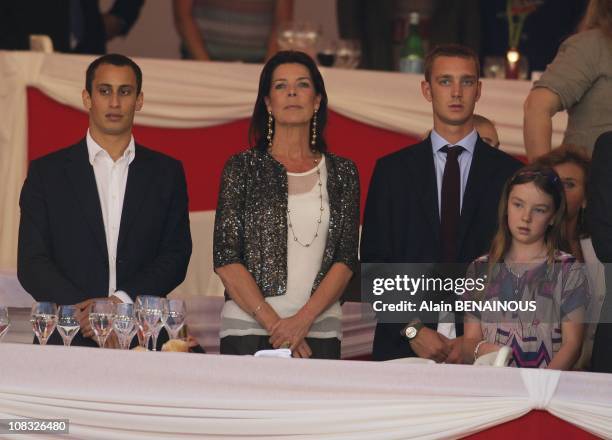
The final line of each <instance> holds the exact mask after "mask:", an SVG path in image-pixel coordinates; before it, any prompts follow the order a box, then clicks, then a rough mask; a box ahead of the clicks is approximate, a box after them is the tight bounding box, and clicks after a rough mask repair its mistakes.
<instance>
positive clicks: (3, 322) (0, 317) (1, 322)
mask: <svg viewBox="0 0 612 440" xmlns="http://www.w3.org/2000/svg"><path fill="white" fill-rule="evenodd" d="M10 325H11V321H10V319H9V317H8V308H7V307H6V306H0V341H1V340H2V338H3V336H4V335H5V334H6V332H8V329H9V327H10Z"/></svg>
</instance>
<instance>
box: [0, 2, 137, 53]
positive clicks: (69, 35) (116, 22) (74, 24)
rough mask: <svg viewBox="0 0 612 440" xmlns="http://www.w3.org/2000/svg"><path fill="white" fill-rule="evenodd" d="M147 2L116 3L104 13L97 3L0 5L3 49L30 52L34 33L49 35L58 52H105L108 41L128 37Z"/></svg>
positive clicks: (7, 3) (0, 41)
mask: <svg viewBox="0 0 612 440" xmlns="http://www.w3.org/2000/svg"><path fill="white" fill-rule="evenodd" d="M143 4H144V0H115V1H114V3H113V6H112V7H111V9H110V10H109V11H108V12H106V13H102V12H101V11H100V4H99V1H98V0H19V1H5V2H2V3H0V49H9V50H28V49H29V48H30V41H29V36H30V35H31V34H43V35H48V36H49V37H50V38H51V41H52V42H53V48H54V50H55V51H57V52H73V53H83V54H104V53H106V42H107V41H110V40H112V39H113V38H115V37H117V36H120V35H126V34H127V33H128V32H129V31H130V29H131V28H132V26H133V25H134V23H135V22H136V19H137V18H138V15H139V14H140V9H141V8H142V5H143Z"/></svg>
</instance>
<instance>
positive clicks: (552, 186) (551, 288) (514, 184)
mask: <svg viewBox="0 0 612 440" xmlns="http://www.w3.org/2000/svg"><path fill="white" fill-rule="evenodd" d="M565 213H566V202H565V195H564V192H563V185H562V183H561V180H560V179H559V176H558V175H557V174H556V173H555V172H554V170H553V169H552V168H549V167H544V166H539V165H530V166H527V167H524V168H522V169H521V170H519V171H518V172H517V173H516V174H515V175H514V176H513V177H512V179H510V181H509V182H508V183H507V184H506V187H505V189H504V192H503V194H502V199H501V201H500V206H499V229H498V231H497V234H496V235H495V238H494V239H493V243H492V245H491V249H490V252H489V254H488V255H486V256H484V257H480V258H479V259H477V260H476V261H474V262H473V263H472V265H471V266H470V269H469V270H468V277H470V278H471V277H477V278H484V279H485V280H486V287H485V289H484V290H482V291H480V292H479V291H472V292H470V294H468V295H466V297H465V300H468V301H473V304H480V305H481V306H482V305H484V304H485V303H487V304H488V305H489V306H490V307H489V308H484V309H482V311H481V312H479V311H476V310H474V311H472V312H468V313H466V316H465V329H464V341H463V346H462V348H463V357H464V360H465V361H466V362H468V363H472V362H474V360H475V359H476V358H478V357H479V356H482V355H484V354H487V353H490V352H493V351H497V350H499V348H500V346H503V345H506V346H508V347H510V348H511V350H512V358H511V361H510V365H513V366H517V367H529V368H554V369H560V370H568V369H571V368H572V366H573V365H574V363H575V362H576V360H577V359H578V356H579V355H580V349H581V343H582V335H583V331H584V328H583V327H584V325H583V314H584V310H585V305H586V304H587V302H588V283H587V281H586V275H585V272H584V268H583V267H582V265H580V264H579V263H578V262H577V261H576V259H575V258H574V257H573V256H571V255H570V254H567V253H564V252H562V251H560V250H559V243H561V242H562V240H563V218H564V215H565ZM511 304H512V307H510V305H511Z"/></svg>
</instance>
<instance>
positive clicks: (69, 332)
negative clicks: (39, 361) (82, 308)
mask: <svg viewBox="0 0 612 440" xmlns="http://www.w3.org/2000/svg"><path fill="white" fill-rule="evenodd" d="M76 315H77V308H76V307H75V306H59V310H58V317H57V331H58V333H59V334H60V336H61V337H62V340H63V341H64V346H65V347H70V344H71V343H72V339H73V338H74V337H75V336H76V334H77V333H78V331H79V329H80V328H81V324H80V323H79V320H78V319H77V316H76Z"/></svg>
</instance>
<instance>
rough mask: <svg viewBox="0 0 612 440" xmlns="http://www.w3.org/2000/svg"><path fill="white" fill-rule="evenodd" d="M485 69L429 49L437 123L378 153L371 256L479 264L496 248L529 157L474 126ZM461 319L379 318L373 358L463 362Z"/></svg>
mask: <svg viewBox="0 0 612 440" xmlns="http://www.w3.org/2000/svg"><path fill="white" fill-rule="evenodd" d="M479 72H480V67H479V63H478V57H477V55H476V54H475V53H474V52H473V51H472V50H471V49H469V48H466V47H463V46H458V45H447V46H439V47H437V48H435V49H434V50H433V51H432V52H431V53H430V54H429V55H428V56H427V59H426V60H425V80H424V81H423V82H422V83H421V89H422V93H423V96H424V97H425V99H426V100H427V101H429V102H431V104H432V108H433V119H434V126H433V130H432V131H431V134H430V135H429V136H428V137H427V139H425V140H424V141H423V142H421V143H419V144H416V145H413V146H410V147H407V148H404V149H402V150H400V151H398V152H396V153H393V154H390V155H388V156H385V157H383V158H381V159H379V160H378V161H377V163H376V167H375V170H374V174H373V176H372V180H371V182H370V188H369V191H368V197H367V203H366V208H365V214H364V224H363V232H362V237H361V260H362V262H364V263H469V262H471V261H472V260H474V259H475V258H476V257H478V256H480V255H482V254H484V253H486V252H487V250H488V248H489V245H490V241H491V238H492V237H493V235H494V233H495V230H496V225H497V205H498V202H499V197H500V194H501V192H502V187H503V185H504V183H505V182H506V180H507V179H508V178H509V177H510V176H511V175H512V174H513V173H514V172H515V171H516V170H517V169H518V168H520V166H521V163H520V162H519V161H517V160H516V159H514V158H512V157H511V156H509V155H507V154H505V153H503V152H501V151H499V150H497V149H494V148H492V147H490V146H489V145H487V144H485V143H484V142H483V141H482V140H481V139H480V137H479V136H478V134H477V132H476V130H475V129H474V123H473V114H474V107H475V104H476V102H477V101H478V99H479V98H480V92H481V82H480V81H479ZM426 299H432V298H426ZM434 316H435V319H434V320H433V321H436V320H437V318H438V315H437V314H435V315H434ZM455 319H456V324H457V325H455V323H453V322H452V320H451V322H445V323H438V322H432V320H431V318H425V317H424V316H423V314H421V313H419V312H413V313H406V315H405V320H404V322H402V323H397V322H396V323H381V322H379V324H378V325H377V327H376V333H375V336H374V346H373V353H372V355H373V358H374V359H375V360H387V359H394V358H400V357H410V356H419V357H422V358H429V359H433V360H435V361H437V362H447V363H456V362H459V361H460V351H461V338H460V336H461V334H462V317H461V316H459V315H458V314H456V316H455Z"/></svg>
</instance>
